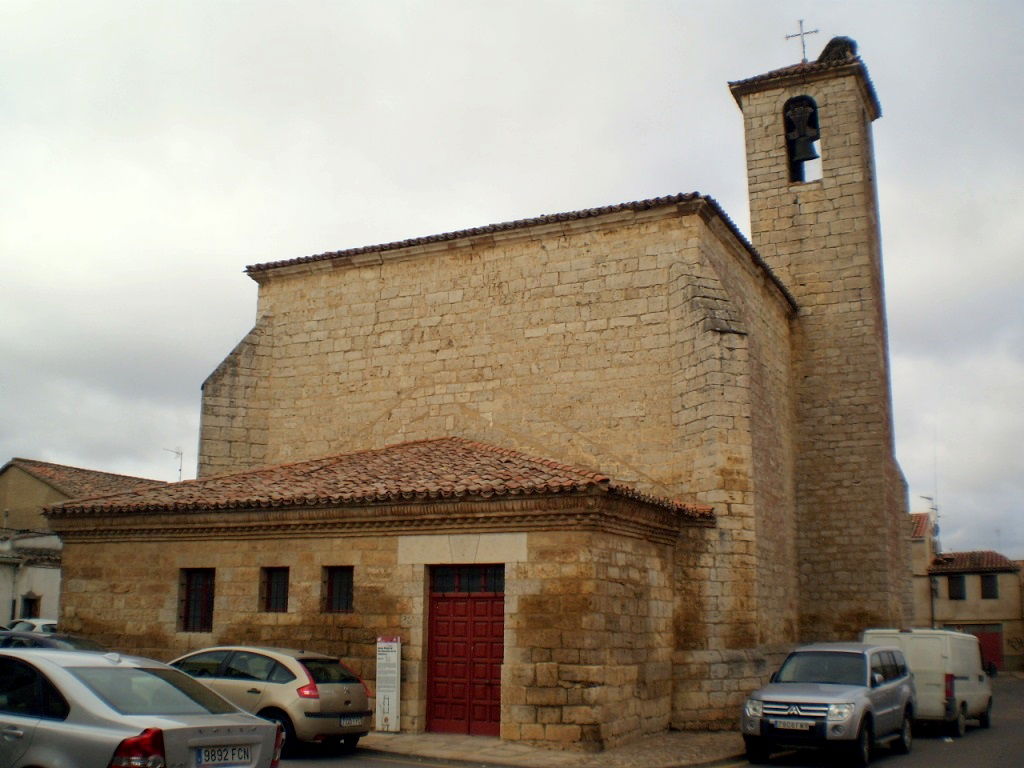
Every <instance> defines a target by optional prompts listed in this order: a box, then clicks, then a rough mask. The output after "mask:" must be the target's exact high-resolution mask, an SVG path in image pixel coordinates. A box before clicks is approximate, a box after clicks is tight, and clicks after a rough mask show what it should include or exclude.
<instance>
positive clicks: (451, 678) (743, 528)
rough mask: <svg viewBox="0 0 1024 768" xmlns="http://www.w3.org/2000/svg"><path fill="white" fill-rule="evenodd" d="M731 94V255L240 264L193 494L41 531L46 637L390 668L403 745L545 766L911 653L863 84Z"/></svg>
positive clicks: (718, 245) (609, 234) (600, 241)
mask: <svg viewBox="0 0 1024 768" xmlns="http://www.w3.org/2000/svg"><path fill="white" fill-rule="evenodd" d="M730 89H731V92H732V95H733V97H734V98H735V99H736V102H737V104H738V105H739V108H740V111H741V113H742V119H743V121H744V126H745V129H746V149H747V169H748V179H747V181H748V189H749V193H750V214H751V215H750V220H751V241H752V242H751V241H748V240H747V239H746V238H745V237H744V236H743V235H742V234H741V233H740V232H739V230H738V229H737V228H736V227H735V225H734V224H733V223H732V221H731V219H730V218H729V216H728V215H727V214H726V213H725V212H724V211H723V210H722V209H721V207H720V206H719V205H718V204H717V203H716V202H715V201H714V200H713V199H712V198H710V197H707V196H705V195H701V194H698V193H685V194H677V195H670V196H666V197H657V198H651V199H648V200H642V201H636V202H627V203H619V204H615V205H610V206H607V207H603V208H591V209H584V210H577V211H572V212H568V213H561V214H554V215H546V216H540V217H537V218H533V219H524V220H519V221H513V222H507V223H502V224H492V225H488V226H484V227H479V228H475V229H469V230H463V231H459V232H449V233H442V234H438V235H432V236H427V237H421V238H416V239H413V240H406V241H402V242H395V243H387V244H383V245H371V246H366V247H358V248H349V249H346V250H340V251H332V252H329V253H323V254H319V255H315V256H309V257H305V258H298V259H291V260H287V261H279V262H272V263H265V264H258V265H253V266H250V267H249V268H248V270H247V271H248V274H249V276H250V277H251V278H252V279H253V280H255V281H256V282H257V283H258V284H259V299H258V305H257V320H256V324H255V327H254V328H253V330H252V331H251V332H250V333H249V335H248V336H247V337H246V338H245V339H244V340H243V341H242V342H241V343H240V344H239V345H238V346H237V347H236V348H235V350H233V351H232V352H231V353H230V354H229V355H228V356H227V357H226V359H225V360H224V361H223V362H222V363H221V364H220V365H219V366H218V367H217V369H216V370H215V371H214V372H213V373H212V374H211V375H210V377H209V378H208V379H207V381H206V382H205V383H204V385H203V402H202V414H201V418H202V421H201V429H200V461H199V467H198V469H199V472H198V474H199V478H200V479H198V480H196V481H189V482H186V483H179V484H175V485H173V486H167V487H166V488H160V489H151V490H142V491H138V492H135V493H132V494H127V495H123V496H119V497H116V498H110V499H107V500H97V501H76V502H72V503H69V504H65V505H63V506H57V507H54V508H52V511H51V512H50V514H51V518H50V520H51V524H52V525H53V526H54V527H55V529H56V530H58V531H59V532H60V533H61V535H62V536H63V537H64V540H65V550H64V568H65V574H66V578H65V595H64V606H63V610H62V614H61V618H62V621H64V622H65V623H66V624H67V626H68V628H70V629H81V630H82V631H87V632H88V633H89V634H91V635H95V636H97V637H98V638H99V639H100V640H101V642H102V641H103V640H104V639H106V640H107V641H108V642H109V643H111V644H115V645H117V646H118V647H120V648H122V649H124V650H138V651H142V652H146V653H154V654H157V655H169V654H170V653H173V652H178V651H184V650H186V649H188V648H193V647H196V646H197V645H200V644H208V643H212V642H219V641H225V642H237V641H247V640H251V641H259V642H261V643H267V644H276V645H295V644H296V643H301V645H302V646H303V647H308V648H315V649H318V650H329V651H332V652H337V653H342V654H343V655H345V656H346V657H347V658H349V659H350V660H352V661H353V663H354V664H355V665H356V666H358V667H359V671H360V672H362V673H364V674H366V675H367V676H368V677H369V678H370V679H371V680H373V678H374V674H375V673H374V666H373V665H374V660H375V658H376V655H375V639H376V638H377V637H380V636H391V637H395V636H397V637H401V639H402V643H403V664H402V674H403V679H404V681H405V687H403V691H402V709H401V728H402V729H403V730H406V731H422V730H461V731H463V732H468V733H478V732H483V733H500V734H501V736H502V737H504V738H509V739H522V740H527V741H538V742H541V741H542V742H549V743H557V744H567V745H571V746H574V747H576V748H579V749H596V748H602V747H608V746H613V745H616V744H621V743H623V742H625V741H627V740H629V739H631V738H635V737H637V736H639V735H642V734H645V733H654V732H658V731H661V730H664V729H666V728H668V727H674V728H709V727H729V726H731V725H733V724H735V722H736V720H737V716H738V713H739V710H740V707H741V706H742V702H743V699H744V697H745V694H746V693H747V692H749V691H750V690H752V689H753V688H756V687H758V686H759V685H760V684H761V683H763V682H764V681H765V680H766V679H767V676H768V674H769V672H770V670H771V668H772V666H773V665H774V663H775V660H776V659H778V658H779V656H780V654H782V653H784V652H785V651H786V650H787V649H788V648H790V647H791V646H792V645H793V644H795V643H798V642H802V641H808V640H815V639H838V638H852V637H855V636H857V635H858V634H859V633H860V632H861V631H862V630H863V629H865V628H866V627H869V626H893V625H895V626H901V625H903V624H904V623H905V622H906V621H909V619H910V615H911V610H912V608H911V606H912V595H911V578H910V569H909V563H910V558H909V551H908V547H909V543H908V539H907V529H906V525H907V514H906V485H905V482H904V480H903V477H902V475H901V473H900V470H899V467H898V465H897V463H896V460H895V456H894V450H893V443H894V441H893V427H892V404H891V400H890V387H889V360H888V352H887V337H886V312H885V301H884V294H883V289H882V282H883V281H882V253H881V243H880V239H879V238H880V235H879V230H878V217H879V211H878V203H877V194H876V189H875V183H874V177H875V159H874V155H873V150H872V138H871V130H872V129H871V125H872V121H873V120H875V119H876V118H878V117H879V116H880V114H881V112H880V106H879V103H878V99H877V97H876V94H875V90H874V87H873V85H872V83H871V80H870V78H869V77H868V73H867V69H866V67H865V65H864V63H863V62H862V61H861V59H860V58H859V57H857V56H856V49H855V44H854V43H853V42H852V41H850V40H847V39H845V38H837V39H836V40H833V41H832V42H831V43H830V44H829V45H828V46H827V47H826V49H825V52H824V53H823V54H822V56H821V57H819V59H818V60H817V61H814V62H803V63H800V64H796V65H794V66H791V67H786V68H784V69H780V70H776V71H774V72H769V73H767V74H764V75H760V76H757V77H754V78H750V79H747V80H742V81H738V82H734V83H731V84H730ZM693 150H694V151H701V148H699V147H694V148H693ZM818 155H820V156H821V174H820V178H816V177H815V175H814V174H813V173H811V172H810V170H811V164H812V160H813V159H814V158H816V157H817V156H818ZM438 181H439V183H441V182H443V180H442V179H439V180H438ZM492 181H496V182H497V181H498V180H492ZM382 204H386V203H382ZM323 457H328V458H323ZM537 457H544V458H537ZM608 478H615V482H611V481H610V480H609V479H608ZM667 499H681V500H684V501H683V502H679V501H667ZM684 502H685V503H684ZM709 510H713V512H712V511H709ZM478 662H479V663H478ZM456 677H457V678H458V679H456Z"/></svg>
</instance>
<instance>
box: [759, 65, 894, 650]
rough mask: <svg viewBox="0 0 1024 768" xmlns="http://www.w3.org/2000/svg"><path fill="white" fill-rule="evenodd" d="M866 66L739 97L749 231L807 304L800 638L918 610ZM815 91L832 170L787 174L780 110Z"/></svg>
mask: <svg viewBox="0 0 1024 768" xmlns="http://www.w3.org/2000/svg"><path fill="white" fill-rule="evenodd" d="M867 88H868V85H867V82H866V79H865V78H864V77H863V75H862V74H861V70H860V69H859V66H858V65H856V64H850V65H848V66H846V67H845V68H834V69H830V70H828V71H825V72H823V73H819V74H818V75H817V76H807V77H805V78H803V79H801V81H800V82H795V78H794V81H787V80H785V79H784V78H782V79H780V80H768V81H765V82H764V83H763V84H761V85H760V86H759V89H757V90H754V91H752V92H748V93H744V94H742V95H741V96H740V97H739V98H740V101H741V106H742V109H743V115H744V120H745V124H746V140H747V163H748V178H749V189H750V198H751V230H752V239H753V241H754V243H755V245H756V246H757V248H758V250H759V251H760V253H761V254H762V256H763V257H764V258H765V260H766V261H767V262H768V264H769V265H770V266H771V267H772V269H773V270H774V271H775V272H776V273H777V274H778V275H779V276H780V277H781V279H782V281H783V283H784V284H785V285H786V286H787V287H788V288H789V289H790V290H791V291H792V292H793V294H794V295H795V297H796V300H797V303H798V304H799V307H800V309H799V314H798V320H797V324H796V326H795V329H794V335H793V338H794V347H793V348H794V382H795V389H794V395H795V400H796V403H797V404H798V407H797V412H796V414H797V416H796V423H797V430H796V434H797V439H796V443H797V445H798V446H799V448H800V450H799V453H798V454H797V458H796V475H795V477H796V497H797V499H798V507H797V509H798V512H797V520H798V522H797V525H796V528H797V530H798V532H799V536H798V539H797V558H796V559H797V561H798V562H799V564H800V566H799V567H800V589H799V594H800V634H801V637H802V638H804V639H808V640H810V639H839V638H851V637H854V636H856V635H857V634H858V633H859V632H860V631H861V630H862V629H863V628H864V627H866V626H877V625H893V624H895V625H899V624H900V623H901V620H902V617H903V615H904V611H905V610H906V609H907V608H908V607H909V605H910V597H909V595H910V568H909V553H908V550H907V542H906V536H905V532H904V531H903V528H902V522H903V521H904V520H905V519H906V514H905V513H906V508H905V505H906V488H905V484H904V483H903V479H902V476H901V475H900V473H899V469H898V467H897V466H896V464H895V459H894V449H893V446H894V441H893V433H892V408H891V402H890V385H889V369H888V348H887V336H886V324H885V303H884V290H883V281H882V265H881V247H880V240H879V231H878V219H877V210H878V209H877V195H876V191H875V178H874V166H873V154H872V147H871V120H872V119H873V118H874V117H876V116H877V115H876V114H875V113H874V103H873V102H872V100H871V99H870V97H869V94H868V91H867ZM798 95H809V96H811V97H812V98H813V99H814V100H815V102H816V104H817V106H818V112H819V124H820V127H821V146H820V153H821V156H822V178H821V179H820V180H817V181H810V182H807V183H790V182H789V177H788V167H787V159H786V149H785V138H784V135H783V115H782V111H783V105H784V104H785V103H786V101H787V100H788V99H790V98H791V97H794V96H798Z"/></svg>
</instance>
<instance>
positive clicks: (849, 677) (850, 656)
mask: <svg viewBox="0 0 1024 768" xmlns="http://www.w3.org/2000/svg"><path fill="white" fill-rule="evenodd" d="M866 680H867V667H866V666H865V662H864V655H863V654H860V653H835V652H828V651H799V652H797V653H792V654H790V656H789V658H788V659H786V661H785V663H783V665H782V669H780V670H779V673H778V674H777V675H776V676H775V682H777V683H826V684H829V683H831V684H836V685H864V683H865V681H866Z"/></svg>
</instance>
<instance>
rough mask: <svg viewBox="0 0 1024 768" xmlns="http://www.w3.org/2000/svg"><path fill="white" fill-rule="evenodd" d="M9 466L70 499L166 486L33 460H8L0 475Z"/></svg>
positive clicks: (159, 482) (140, 478) (159, 481)
mask: <svg viewBox="0 0 1024 768" xmlns="http://www.w3.org/2000/svg"><path fill="white" fill-rule="evenodd" d="M12 466H13V467H18V468H19V469H22V470H24V471H25V472H28V473H29V474H30V475H32V476H33V477H34V478H36V479H37V480H41V481H42V482H44V483H46V484H47V485H49V486H50V487H52V488H54V489H56V490H58V491H60V492H61V493H63V494H64V495H65V496H67V497H68V498H70V499H77V498H84V497H92V496H106V495H108V494H111V493H124V492H126V491H134V490H139V489H142V488H150V487H153V486H159V485H166V483H164V481H163V480H149V479H147V478H144V477H131V476H129V475H115V474H113V473H111V472H98V471H96V470H94V469H80V468H79V467H68V466H65V465H64V464H51V463H50V462H46V461H35V460H33V459H18V458H14V459H11V460H10V461H9V462H7V464H5V465H4V466H3V468H2V469H0V472H3V471H5V470H6V469H7V468H8V467H12Z"/></svg>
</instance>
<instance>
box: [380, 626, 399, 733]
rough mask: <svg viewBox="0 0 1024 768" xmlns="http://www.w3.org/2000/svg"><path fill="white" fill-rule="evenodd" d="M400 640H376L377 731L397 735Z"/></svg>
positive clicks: (382, 638) (386, 638)
mask: <svg viewBox="0 0 1024 768" xmlns="http://www.w3.org/2000/svg"><path fill="white" fill-rule="evenodd" d="M401 690H402V638H400V637H378V638H377V711H376V714H377V730H378V731H390V732H393V733H397V732H398V731H399V730H400V725H401V711H400V710H401V707H400V704H401V697H400V693H401Z"/></svg>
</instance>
